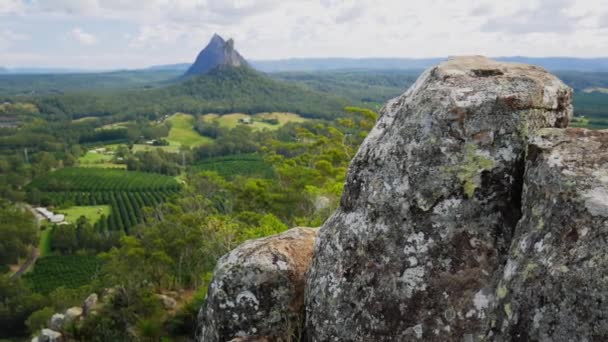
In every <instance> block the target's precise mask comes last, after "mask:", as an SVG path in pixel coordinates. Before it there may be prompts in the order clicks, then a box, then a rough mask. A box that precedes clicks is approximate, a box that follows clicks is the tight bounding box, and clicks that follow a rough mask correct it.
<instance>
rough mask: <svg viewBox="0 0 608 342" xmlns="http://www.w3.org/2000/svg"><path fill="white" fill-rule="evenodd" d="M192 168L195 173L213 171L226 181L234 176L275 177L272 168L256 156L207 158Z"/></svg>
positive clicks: (241, 155)
mask: <svg viewBox="0 0 608 342" xmlns="http://www.w3.org/2000/svg"><path fill="white" fill-rule="evenodd" d="M194 168H195V170H197V171H214V172H217V173H218V174H219V175H220V176H222V177H224V178H227V179H231V178H234V177H236V176H245V177H260V178H273V177H274V175H275V174H274V170H273V169H272V166H271V165H270V164H268V163H266V162H265V161H264V159H262V157H261V156H259V155H256V154H238V155H232V156H224V157H213V158H207V159H205V160H203V161H202V162H200V163H198V164H197V165H196V166H195V167H194Z"/></svg>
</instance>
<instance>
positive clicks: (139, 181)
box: [28, 167, 179, 192]
mask: <svg viewBox="0 0 608 342" xmlns="http://www.w3.org/2000/svg"><path fill="white" fill-rule="evenodd" d="M34 189H37V190H38V191H43V192H45V191H46V192H48V191H50V192H58V191H61V192H63V191H87V192H88V191H93V192H94V191H177V190H179V184H178V183H177V182H176V181H175V179H173V178H172V177H167V176H163V175H159V174H154V173H145V172H136V171H123V170H112V169H103V168H74V167H73V168H65V169H61V170H58V171H55V172H52V173H50V174H49V175H47V176H44V177H41V178H36V179H34V180H33V181H32V182H31V183H30V184H29V185H28V190H30V191H31V190H34Z"/></svg>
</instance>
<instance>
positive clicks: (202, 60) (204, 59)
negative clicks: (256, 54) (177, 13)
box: [184, 33, 248, 76]
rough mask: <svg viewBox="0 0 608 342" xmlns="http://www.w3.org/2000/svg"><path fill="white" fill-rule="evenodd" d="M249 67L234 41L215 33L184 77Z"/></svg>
mask: <svg viewBox="0 0 608 342" xmlns="http://www.w3.org/2000/svg"><path fill="white" fill-rule="evenodd" d="M247 65H248V64H247V61H246V60H245V59H244V58H243V56H241V55H240V54H239V53H238V51H236V50H235V49H234V40H232V39H228V40H227V41H226V40H224V38H222V37H221V36H220V35H218V34H217V33H215V34H214V35H213V37H212V38H211V40H210V41H209V44H207V46H206V47H205V48H204V49H203V50H202V51H201V52H200V53H199V54H198V56H197V57H196V61H194V64H192V65H191V66H190V68H189V69H188V71H186V73H185V74H184V76H193V75H200V74H206V73H208V72H209V71H210V70H212V69H215V68H217V67H242V66H247Z"/></svg>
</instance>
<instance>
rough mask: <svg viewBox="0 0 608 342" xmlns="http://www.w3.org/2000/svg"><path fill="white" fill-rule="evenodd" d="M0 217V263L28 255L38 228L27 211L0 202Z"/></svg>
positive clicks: (10, 262)
mask: <svg viewBox="0 0 608 342" xmlns="http://www.w3.org/2000/svg"><path fill="white" fill-rule="evenodd" d="M0 218H1V219H0V264H1V265H6V264H13V263H16V262H17V261H18V259H19V258H22V257H25V256H27V255H28V252H29V246H30V245H33V244H35V243H36V239H37V233H38V229H37V228H36V222H35V220H34V216H33V215H32V214H31V213H30V212H29V211H27V210H26V209H25V208H18V207H16V206H12V205H9V204H8V203H3V202H0Z"/></svg>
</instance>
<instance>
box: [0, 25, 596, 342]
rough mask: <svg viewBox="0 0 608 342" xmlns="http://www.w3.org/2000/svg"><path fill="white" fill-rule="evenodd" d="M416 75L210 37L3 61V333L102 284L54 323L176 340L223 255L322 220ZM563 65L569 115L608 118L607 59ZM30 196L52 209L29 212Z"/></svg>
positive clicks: (185, 332) (38, 321) (30, 329)
mask: <svg viewBox="0 0 608 342" xmlns="http://www.w3.org/2000/svg"><path fill="white" fill-rule="evenodd" d="M279 64H280V63H278V64H277V65H279ZM279 66H280V65H279ZM279 69H281V70H283V69H282V68H279ZM277 70H278V69H277ZM421 72H422V70H421V69H419V68H414V67H412V68H411V69H380V68H373V67H370V68H369V69H363V70H362V69H342V70H313V71H276V72H271V73H263V72H261V71H258V70H256V69H254V68H253V67H252V66H251V65H250V63H249V62H247V60H245V59H244V57H242V56H241V55H240V54H239V53H238V52H237V51H236V50H234V41H232V40H228V41H225V40H223V38H221V37H219V36H214V37H213V38H212V41H211V42H210V44H209V45H208V46H207V47H206V48H205V49H204V50H203V51H201V53H200V54H199V56H198V57H197V59H196V61H195V63H194V64H193V65H192V66H191V67H190V68H189V69H187V70H186V69H183V68H182V69H171V68H169V69H163V68H160V69H158V68H151V69H143V70H138V71H116V72H109V73H98V74H86V73H85V74H61V75H59V74H58V75H10V74H2V75H0V103H2V104H0V118H4V119H5V120H4V121H0V171H1V172H0V194H1V197H2V200H1V201H0V214H1V215H2V217H3V218H6V220H5V221H4V222H0V239H4V240H3V241H8V242H7V243H6V247H5V251H1V253H0V257H1V258H0V265H1V267H2V269H1V271H2V272H1V273H3V274H5V276H4V277H0V289H4V290H3V291H5V292H8V291H9V290H10V291H13V292H11V297H12V298H14V301H13V302H11V304H10V308H8V309H6V312H7V313H6V314H4V315H3V316H2V315H0V323H2V324H3V325H9V326H12V327H13V328H12V329H11V330H10V331H9V332H6V331H2V334H0V338H17V339H24V338H28V337H29V336H31V335H33V334H36V333H38V332H39V331H40V329H42V328H44V327H47V322H48V321H49V320H50V318H51V317H52V314H53V313H55V312H66V310H68V309H69V308H73V307H75V306H79V305H81V304H82V301H83V300H84V298H87V297H88V296H89V295H90V294H92V293H96V294H99V296H100V297H102V294H106V295H104V296H106V297H105V298H109V299H104V300H106V303H105V304H104V305H100V306H99V307H98V308H97V310H98V311H99V313H100V314H97V315H89V316H83V317H82V319H81V320H80V321H79V323H78V324H75V325H74V326H70V328H69V329H71V330H69V329H65V331H63V333H64V334H67V336H69V337H70V338H72V339H80V340H91V339H92V338H93V337H95V338H98V337H99V338H100V340H108V341H109V340H120V338H122V337H123V335H124V334H125V331H129V334H131V335H129V337H130V338H133V339H142V340H145V339H147V340H150V341H160V340H161V339H167V340H173V341H187V340H188V339H189V338H190V337H191V336H192V332H193V331H194V330H195V329H196V327H195V325H196V319H195V318H196V315H197V312H198V310H199V309H200V307H201V305H202V301H203V300H204V298H205V295H206V291H207V288H208V285H209V282H210V280H211V276H212V273H213V270H214V267H215V266H216V263H217V260H218V259H219V258H220V257H221V256H222V255H224V254H226V253H228V252H229V251H230V250H232V249H233V248H234V247H236V246H238V245H239V244H241V243H242V242H244V241H247V240H249V239H253V238H260V237H266V236H269V235H273V234H277V233H281V232H284V231H286V230H287V229H288V228H289V227H296V226H307V227H318V226H320V225H322V224H323V222H325V221H326V220H327V219H328V218H329V217H330V216H331V215H332V213H333V212H334V211H335V210H336V209H337V208H338V207H339V206H340V199H341V196H342V192H343V189H344V185H345V182H346V180H347V179H346V175H347V170H348V168H349V164H350V162H351V160H352V158H353V157H354V156H355V154H356V153H357V151H358V149H359V147H360V145H361V144H362V143H363V141H364V140H365V138H366V137H367V135H368V133H369V132H370V130H371V129H372V127H374V125H375V123H376V120H377V119H378V112H379V111H380V110H381V108H382V106H383V104H384V103H386V101H388V100H389V99H391V98H394V97H396V96H398V95H400V94H402V93H403V92H404V91H405V90H406V89H407V88H408V87H410V86H411V85H412V84H413V82H415V80H416V79H417V78H418V77H419V75H420V73H421ZM557 75H558V76H560V77H563V79H564V81H565V82H566V83H567V84H568V85H570V86H571V87H572V88H574V114H575V116H576V117H575V119H574V120H573V123H572V125H573V126H578V127H587V128H593V129H604V128H608V94H606V92H605V91H603V89H605V87H608V74H602V73H592V72H587V71H563V72H559V71H558V72H557ZM467 170H468V169H467ZM475 172H476V171H475ZM475 175H476V174H475ZM469 185H470V184H469ZM468 190H470V191H472V192H474V190H475V189H471V188H470V186H469V188H468ZM27 206H31V207H33V208H43V209H44V210H48V211H50V212H52V213H53V215H56V216H62V219H61V220H58V221H57V222H52V221H53V220H52V219H50V218H41V219H40V225H38V222H37V219H36V218H34V217H33V216H32V215H31V213H30V212H29V211H26V210H23V208H27ZM16 227H18V229H17V228H16ZM34 252H36V253H38V254H37V260H36V262H35V264H34V265H32V266H31V267H28V268H27V270H26V272H25V273H24V274H23V275H18V276H14V275H13V274H12V273H13V271H14V269H15V268H18V266H19V265H22V264H24V263H25V262H26V260H27V258H28V256H30V255H32V253H34ZM9 265H10V266H9ZM11 267H12V270H11ZM12 276H14V278H15V279H11V277H12ZM107 293H111V294H109V295H107ZM167 293H170V294H173V293H176V294H177V295H172V296H173V297H171V299H172V300H173V301H178V302H179V304H176V306H175V307H172V308H169V309H167V308H166V307H165V306H164V302H163V301H159V298H161V297H159V296H161V295H162V296H165V295H166V294H167ZM181 294H188V295H187V296H186V295H181ZM100 300H101V299H100Z"/></svg>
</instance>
